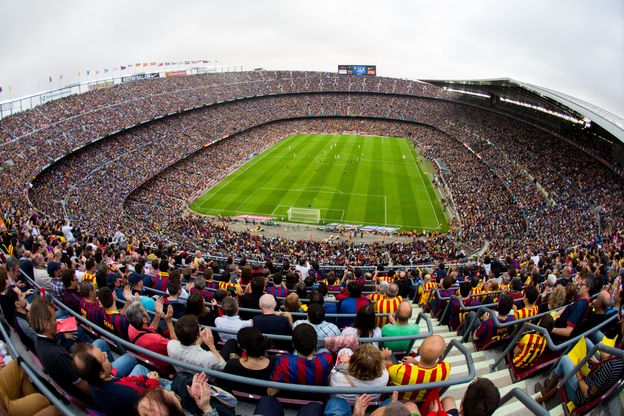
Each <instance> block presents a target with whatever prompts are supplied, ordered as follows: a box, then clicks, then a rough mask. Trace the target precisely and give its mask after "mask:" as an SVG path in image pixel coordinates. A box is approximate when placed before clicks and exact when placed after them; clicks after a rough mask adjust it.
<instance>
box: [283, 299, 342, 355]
mask: <svg viewBox="0 0 624 416" xmlns="http://www.w3.org/2000/svg"><path fill="white" fill-rule="evenodd" d="M303 323H306V324H309V325H311V326H312V327H313V328H314V330H315V331H316V337H317V340H318V343H317V345H316V348H317V349H319V348H321V347H322V346H323V340H324V339H325V338H327V337H334V336H338V335H340V329H338V327H337V326H336V325H334V324H332V323H330V322H327V321H325V308H324V307H323V305H322V304H318V303H312V304H311V305H310V306H309V307H308V319H307V320H305V321H303V320H299V321H295V322H294V323H293V329H294V328H296V327H297V326H299V325H301V324H303Z"/></svg>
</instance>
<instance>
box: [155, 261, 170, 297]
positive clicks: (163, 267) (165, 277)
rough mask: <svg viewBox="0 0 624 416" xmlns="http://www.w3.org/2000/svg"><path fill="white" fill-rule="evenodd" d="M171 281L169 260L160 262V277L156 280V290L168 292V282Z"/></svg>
mask: <svg viewBox="0 0 624 416" xmlns="http://www.w3.org/2000/svg"><path fill="white" fill-rule="evenodd" d="M168 281H169V263H168V262H167V259H164V258H163V259H162V260H160V263H159V264H158V277H157V278H156V279H154V289H156V290H160V291H161V292H166V291H167V282H168Z"/></svg>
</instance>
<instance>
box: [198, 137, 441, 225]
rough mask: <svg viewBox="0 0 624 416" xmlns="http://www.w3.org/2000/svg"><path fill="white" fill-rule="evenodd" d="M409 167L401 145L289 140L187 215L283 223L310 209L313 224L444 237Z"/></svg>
mask: <svg viewBox="0 0 624 416" xmlns="http://www.w3.org/2000/svg"><path fill="white" fill-rule="evenodd" d="M417 160H418V154H417V153H416V150H415V149H414V146H413V145H412V143H411V142H410V141H408V140H406V139H401V138H388V137H370V136H351V135H307V134H298V135H293V136H289V137H287V138H285V139H284V140H281V141H280V142H278V143H276V144H275V145H273V146H272V147H270V148H269V149H268V150H266V151H265V152H263V153H262V154H260V155H258V156H256V157H255V158H253V159H252V160H250V161H249V162H247V163H246V164H244V165H243V166H241V167H240V168H239V169H237V170H236V171H234V172H232V173H231V174H230V175H229V176H227V177H226V178H224V179H223V180H222V181H221V182H219V183H218V184H217V185H215V186H214V187H213V188H211V189H210V190H208V192H206V193H205V194H204V195H202V196H201V197H199V198H198V199H197V200H195V201H194V202H193V203H192V204H191V205H190V208H191V209H192V210H194V211H196V212H198V213H200V214H208V215H244V214H249V215H261V216H273V217H276V219H277V220H278V221H286V220H287V211H288V208H290V207H299V208H308V207H311V208H315V209H319V210H320V216H321V222H320V223H321V224H322V223H331V222H339V223H348V224H365V225H377V226H389V227H399V228H401V229H407V230H427V231H431V230H441V231H442V232H445V231H446V230H447V229H448V224H447V220H446V217H445V215H444V213H443V210H442V208H441V206H440V204H439V203H438V200H437V198H436V197H435V193H434V190H433V187H432V185H431V182H430V181H429V178H428V177H427V176H426V175H425V174H423V170H422V167H421V166H420V165H419V163H418V162H417ZM427 163H428V162H427Z"/></svg>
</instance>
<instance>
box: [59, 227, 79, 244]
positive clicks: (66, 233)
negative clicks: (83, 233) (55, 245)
mask: <svg viewBox="0 0 624 416" xmlns="http://www.w3.org/2000/svg"><path fill="white" fill-rule="evenodd" d="M61 232H62V233H63V236H64V237H65V240H67V241H68V242H70V243H71V242H72V241H76V239H75V238H74V235H73V234H72V227H71V226H70V225H64V226H62V227H61Z"/></svg>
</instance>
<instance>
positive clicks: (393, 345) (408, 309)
mask: <svg viewBox="0 0 624 416" xmlns="http://www.w3.org/2000/svg"><path fill="white" fill-rule="evenodd" d="M395 316H396V318H395ZM395 316H394V315H390V323H389V324H386V325H384V327H383V328H382V329H381V335H382V336H383V337H398V336H404V335H418V334H419V333H420V327H419V326H418V325H416V324H415V323H410V322H409V320H410V319H411V318H412V305H411V304H410V303H409V302H401V304H400V305H399V308H398V309H397V312H396V315H395ZM410 343H411V341H409V340H405V341H388V342H384V343H383V345H384V347H386V348H389V349H390V350H391V351H392V352H403V351H407V349H408V347H409V345H410Z"/></svg>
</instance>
